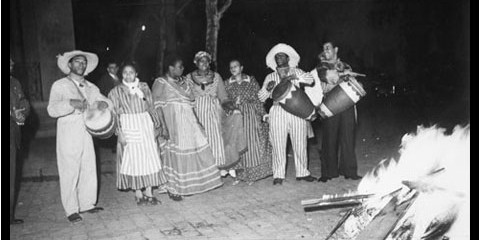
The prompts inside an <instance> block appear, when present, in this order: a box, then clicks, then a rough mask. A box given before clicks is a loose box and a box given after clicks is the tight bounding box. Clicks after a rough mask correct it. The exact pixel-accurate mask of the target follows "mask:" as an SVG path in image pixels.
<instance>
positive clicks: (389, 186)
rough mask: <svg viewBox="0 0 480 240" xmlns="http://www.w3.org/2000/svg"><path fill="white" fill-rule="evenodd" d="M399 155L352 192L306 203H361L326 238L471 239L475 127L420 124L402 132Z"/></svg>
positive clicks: (380, 165)
mask: <svg viewBox="0 0 480 240" xmlns="http://www.w3.org/2000/svg"><path fill="white" fill-rule="evenodd" d="M400 153H401V155H400V158H399V160H398V161H396V160H394V159H391V160H390V162H387V161H386V160H384V161H382V162H381V163H380V164H379V166H378V167H377V168H375V169H374V170H373V171H372V172H371V173H369V174H367V175H366V176H365V177H364V178H363V179H362V181H361V182H360V184H359V186H358V189H357V192H356V193H353V194H350V195H348V196H341V197H334V198H328V197H327V198H322V199H312V200H305V201H302V205H304V207H313V206H338V205H341V204H345V203H352V202H353V203H356V204H357V206H355V207H353V208H351V209H350V210H349V211H347V213H346V214H345V215H344V216H343V217H342V218H341V219H340V221H339V222H338V223H337V225H336V226H335V227H334V228H333V230H332V231H331V232H330V234H329V235H328V236H327V238H326V239H359V240H363V239H369V240H376V239H378V240H380V239H381V240H384V239H388V240H393V239H395V240H404V239H405V240H407V239H409V240H410V239H412V240H417V239H432V240H433V239H469V238H470V235H469V232H470V220H469V219H470V212H469V211H470V202H469V194H470V185H469V173H470V165H469V163H470V162H469V159H470V128H469V126H467V127H464V128H461V127H456V128H455V129H454V131H453V133H452V134H451V135H445V129H437V128H435V127H432V128H421V127H420V128H419V130H418V132H417V134H416V135H406V136H404V137H403V138H402V148H401V150H400Z"/></svg>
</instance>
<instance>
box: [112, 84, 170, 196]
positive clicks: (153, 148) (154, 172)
mask: <svg viewBox="0 0 480 240" xmlns="http://www.w3.org/2000/svg"><path fill="white" fill-rule="evenodd" d="M139 88H140V89H141V90H142V92H143V93H144V96H145V97H144V98H143V99H141V98H140V97H138V95H136V94H131V93H130V90H129V89H128V87H127V86H126V85H124V84H120V85H118V86H116V87H115V88H113V89H112V91H110V94H109V95H108V97H109V98H110V100H112V102H113V107H114V111H115V114H116V119H117V135H118V132H119V131H120V130H121V131H123V133H124V136H125V140H126V142H127V144H126V145H125V146H122V144H120V142H118V143H117V188H119V189H142V188H144V187H153V186H160V185H162V184H164V183H166V182H167V179H166V177H165V175H164V173H163V170H162V164H161V161H160V153H159V151H158V145H157V143H156V142H155V135H154V133H155V129H156V128H159V127H160V125H161V123H160V120H159V118H158V116H157V114H156V112H155V110H154V107H153V99H152V93H151V91H150V89H149V88H148V85H147V84H146V83H142V82H141V83H139Z"/></svg>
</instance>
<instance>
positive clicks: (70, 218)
mask: <svg viewBox="0 0 480 240" xmlns="http://www.w3.org/2000/svg"><path fill="white" fill-rule="evenodd" d="M67 218H68V221H70V222H71V223H76V222H80V221H82V220H83V219H82V217H80V214H78V213H74V214H71V215H70V216H68V217H67Z"/></svg>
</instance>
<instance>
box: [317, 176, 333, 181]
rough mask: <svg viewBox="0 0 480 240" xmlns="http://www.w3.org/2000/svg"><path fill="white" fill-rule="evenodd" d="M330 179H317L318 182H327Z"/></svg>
mask: <svg viewBox="0 0 480 240" xmlns="http://www.w3.org/2000/svg"><path fill="white" fill-rule="evenodd" d="M331 179H332V178H329V177H321V178H319V179H318V181H319V182H328V180H331Z"/></svg>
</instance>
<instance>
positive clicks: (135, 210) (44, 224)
mask: <svg viewBox="0 0 480 240" xmlns="http://www.w3.org/2000/svg"><path fill="white" fill-rule="evenodd" d="M359 113H360V115H359V128H358V134H357V147H356V150H357V157H358V164H359V174H361V175H363V174H365V173H366V172H367V171H369V170H370V169H371V168H372V167H373V166H374V165H376V164H377V163H378V162H379V161H380V160H382V159H383V158H386V157H389V156H392V154H393V153H395V152H396V149H397V147H398V144H399V143H400V142H399V141H400V137H401V135H402V134H401V131H402V129H400V130H399V128H396V129H397V130H395V131H393V130H390V131H386V130H383V129H382V128H380V126H385V125H387V126H388V122H385V121H387V120H385V117H379V116H380V115H378V114H377V115H375V114H369V112H368V111H367V110H365V111H359ZM382 114H383V113H382ZM382 116H384V115H382ZM397 117H398V116H397V115H391V116H389V119H391V120H392V121H394V119H396V118H397ZM385 123H386V124H385ZM392 124H395V123H394V122H393V123H392ZM389 129H391V128H389ZM392 131H393V132H392ZM319 145H320V144H319V143H318V142H315V141H311V142H310V144H309V158H310V170H311V172H312V174H313V175H314V176H319V175H320V160H319V156H318V150H319ZM99 154H100V155H99V156H100V159H101V161H100V163H99V164H100V165H99V166H100V167H101V172H102V173H101V174H100V179H99V180H100V182H101V185H100V195H99V201H98V205H99V206H102V207H104V208H105V211H103V212H101V213H99V214H96V215H88V214H84V215H83V217H84V221H83V222H81V223H77V224H75V225H72V224H70V223H69V222H68V221H67V220H66V217H65V216H64V211H63V208H62V205H61V201H60V191H59V183H58V177H57V175H58V173H57V167H56V159H55V139H54V138H43V139H35V140H33V141H32V142H31V143H30V148H29V150H28V152H26V155H27V156H26V157H27V158H26V160H25V164H24V166H23V180H22V182H21V185H20V192H19V197H18V207H17V214H16V215H17V217H18V218H22V219H24V220H25V223H24V224H22V225H15V226H10V237H11V239H322V238H324V237H325V236H326V235H327V234H328V233H329V231H330V230H331V229H332V228H333V226H334V225H335V224H336V222H337V221H338V220H339V218H340V216H341V213H342V212H341V211H342V209H331V210H324V211H315V212H305V211H304V210H303V208H302V207H301V204H300V201H301V200H304V199H311V198H317V197H320V196H321V195H323V194H335V193H344V192H347V191H349V190H354V189H356V186H357V184H358V181H351V180H350V181H348V180H345V179H343V178H337V179H334V180H332V181H329V182H328V183H318V182H315V183H307V182H297V181H296V180H295V176H294V164H293V159H292V158H289V160H288V168H287V181H286V182H285V183H284V184H283V185H282V186H273V185H272V178H271V177H270V178H267V179H264V180H261V181H259V182H257V183H255V184H254V185H252V186H248V185H246V184H245V183H240V184H239V185H236V186H232V179H231V178H229V177H227V178H225V179H224V186H223V187H221V188H218V189H215V190H213V191H210V192H207V193H204V194H199V195H194V196H191V197H187V198H186V199H185V200H184V201H182V202H173V201H171V200H170V199H169V198H168V197H167V196H166V195H165V194H158V193H157V194H158V197H159V199H160V200H161V201H162V202H163V204H162V205H159V206H151V207H137V206H136V204H135V203H134V195H133V192H120V191H117V190H116V188H115V173H114V166H115V164H114V163H115V162H114V155H113V154H112V153H111V151H109V150H108V149H100V152H99Z"/></svg>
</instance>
